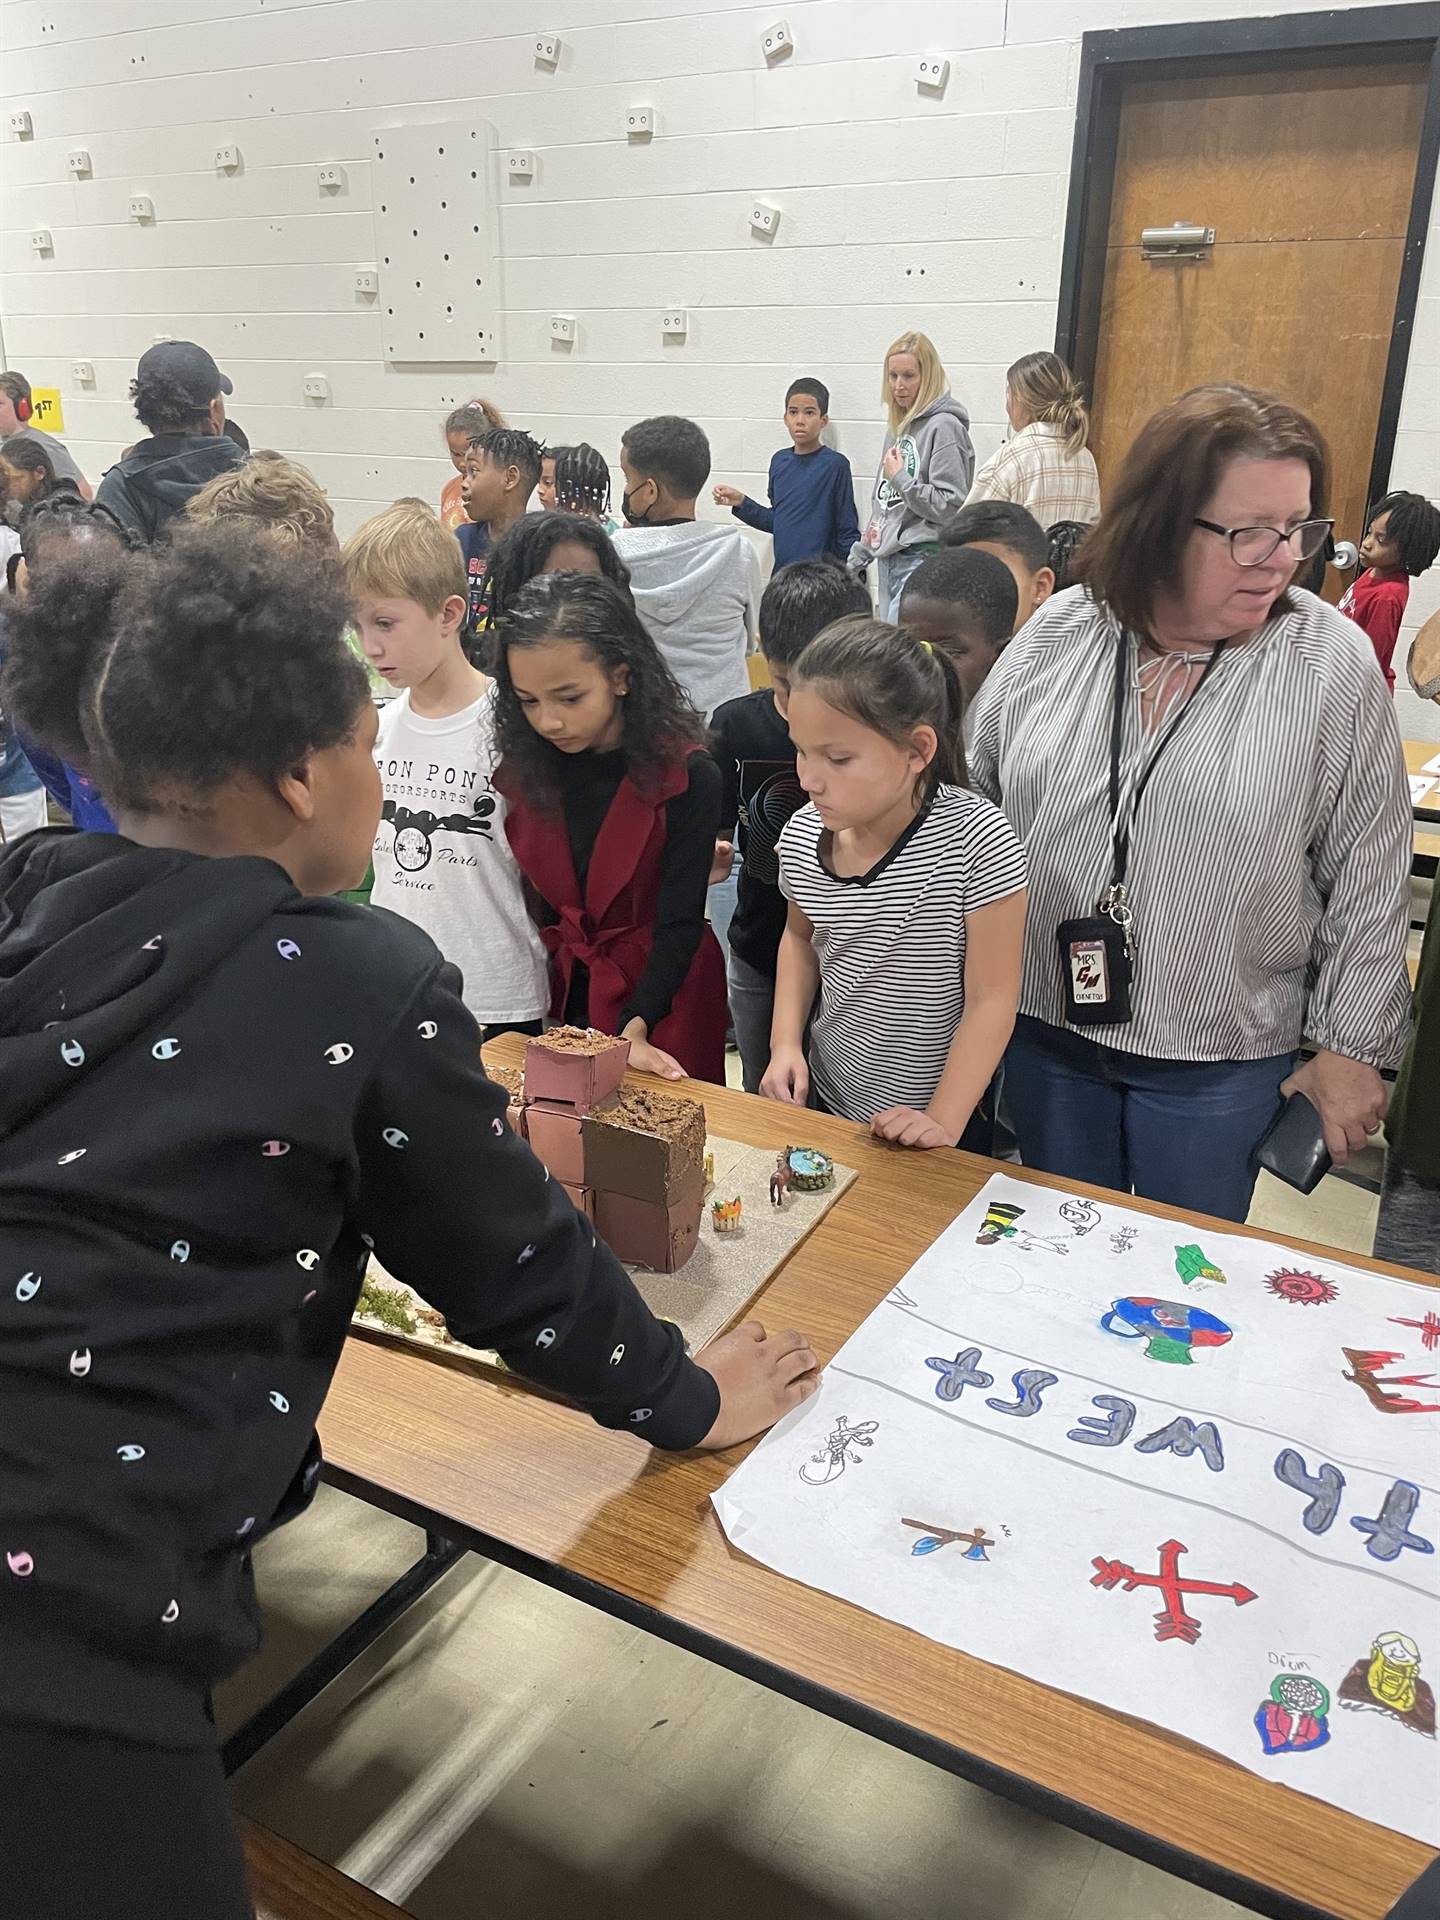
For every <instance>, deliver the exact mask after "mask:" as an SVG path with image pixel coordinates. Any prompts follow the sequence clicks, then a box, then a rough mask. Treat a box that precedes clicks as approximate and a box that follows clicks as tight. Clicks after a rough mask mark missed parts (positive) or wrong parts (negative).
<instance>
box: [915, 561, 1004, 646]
mask: <svg viewBox="0 0 1440 1920" xmlns="http://www.w3.org/2000/svg"><path fill="white" fill-rule="evenodd" d="M910 600H943V601H945V602H947V603H948V604H949V605H950V606H952V607H959V608H963V609H964V611H965V613H966V615H968V619H967V621H966V623H965V624H966V628H967V629H973V631H974V633H975V634H976V635H977V636H978V637H979V638H980V639H981V640H983V641H984V642H985V645H986V646H987V647H989V648H991V649H992V650H993V651H994V652H995V653H999V651H1000V649H1001V648H1002V647H1003V646H1004V645H1005V642H1006V641H1007V640H1008V639H1009V638H1010V635H1011V633H1012V631H1013V630H1014V626H1015V615H1016V613H1017V612H1018V611H1019V608H1020V595H1019V592H1018V590H1017V589H1016V586H1015V576H1014V575H1013V574H1012V573H1011V571H1010V569H1009V568H1008V567H1007V566H1006V564H1005V562H1004V561H1003V560H997V559H996V558H995V555H994V554H993V553H980V552H978V551H977V550H976V549H975V548H974V547H942V548H941V549H940V551H939V552H938V553H931V554H927V555H926V557H925V558H924V559H923V560H922V561H921V562H920V564H919V566H918V567H917V568H916V569H915V571H914V572H913V573H912V574H911V576H910V578H909V579H908V580H907V581H906V582H905V585H904V587H903V588H902V589H901V592H900V606H899V620H900V625H901V626H902V627H903V626H904V625H905V606H906V603H907V601H910ZM912 617H913V616H912Z"/></svg>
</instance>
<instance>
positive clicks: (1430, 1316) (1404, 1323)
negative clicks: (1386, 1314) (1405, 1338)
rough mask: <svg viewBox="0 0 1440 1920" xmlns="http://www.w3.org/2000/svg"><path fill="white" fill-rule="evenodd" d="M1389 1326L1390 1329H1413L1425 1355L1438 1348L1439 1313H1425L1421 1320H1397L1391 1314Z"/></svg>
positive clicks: (1439, 1332) (1439, 1337) (1439, 1331)
mask: <svg viewBox="0 0 1440 1920" xmlns="http://www.w3.org/2000/svg"><path fill="white" fill-rule="evenodd" d="M1390 1324H1391V1326H1392V1327H1414V1329H1415V1331H1416V1332H1417V1333H1418V1334H1419V1336H1420V1344H1421V1346H1422V1347H1424V1349H1425V1351H1426V1352H1427V1353H1433V1352H1434V1351H1435V1349H1436V1347H1440V1313H1427V1314H1426V1315H1425V1318H1424V1319H1423V1320H1398V1319H1397V1318H1396V1317H1395V1315H1394V1314H1393V1313H1392V1314H1391V1316H1390Z"/></svg>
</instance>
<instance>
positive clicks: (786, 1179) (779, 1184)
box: [770, 1147, 795, 1207]
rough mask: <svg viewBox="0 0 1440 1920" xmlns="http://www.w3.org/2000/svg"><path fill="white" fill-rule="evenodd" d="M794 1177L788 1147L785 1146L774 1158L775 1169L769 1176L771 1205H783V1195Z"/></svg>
mask: <svg viewBox="0 0 1440 1920" xmlns="http://www.w3.org/2000/svg"><path fill="white" fill-rule="evenodd" d="M794 1178H795V1174H794V1170H793V1168H792V1167H791V1165H790V1149H789V1147H785V1148H783V1149H782V1151H781V1153H780V1155H779V1157H778V1158H777V1159H776V1162H775V1171H774V1172H773V1173H772V1174H771V1176H770V1204H771V1206H772V1207H783V1206H784V1204H785V1195H786V1194H787V1193H788V1192H789V1191H790V1183H791V1181H792V1180H793V1179H794Z"/></svg>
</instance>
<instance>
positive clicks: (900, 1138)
mask: <svg viewBox="0 0 1440 1920" xmlns="http://www.w3.org/2000/svg"><path fill="white" fill-rule="evenodd" d="M870 1131H871V1133H873V1134H874V1135H875V1138H876V1139H877V1140H890V1141H893V1143H894V1144H895V1145H896V1146H897V1147H953V1146H954V1144H955V1142H956V1141H957V1140H958V1139H959V1137H960V1136H959V1134H956V1133H947V1132H946V1131H945V1129H944V1127H942V1126H941V1124H940V1122H939V1121H938V1120H934V1119H932V1118H931V1117H930V1115H929V1114H928V1113H921V1112H920V1111H919V1110H918V1109H917V1108H915V1107H886V1109H885V1111H884V1112H883V1113H877V1114H876V1116H875V1118H874V1119H873V1120H872V1121H871V1122H870Z"/></svg>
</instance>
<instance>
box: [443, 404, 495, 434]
mask: <svg viewBox="0 0 1440 1920" xmlns="http://www.w3.org/2000/svg"><path fill="white" fill-rule="evenodd" d="M504 425H505V416H504V414H503V413H501V411H500V409H499V408H498V407H495V406H492V405H491V404H490V402H489V401H488V400H464V401H462V402H461V404H460V405H459V406H458V407H454V408H452V409H451V411H450V412H449V413H447V414H446V416H445V425H444V427H443V429H442V431H443V433H444V435H445V438H446V439H447V440H448V439H449V438H450V436H451V434H452V433H463V434H464V435H465V436H466V437H467V438H468V439H471V440H474V439H476V438H477V437H478V436H479V435H480V434H482V433H494V432H495V430H496V429H497V428H498V427H503V426H504Z"/></svg>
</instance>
